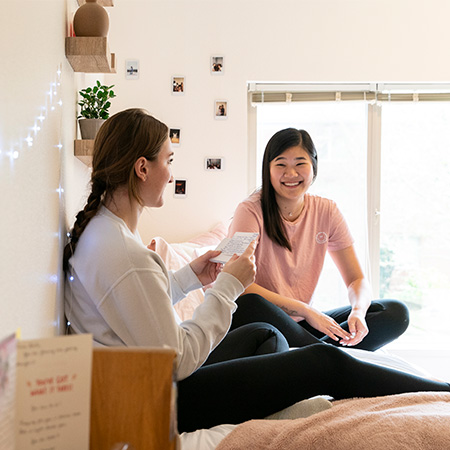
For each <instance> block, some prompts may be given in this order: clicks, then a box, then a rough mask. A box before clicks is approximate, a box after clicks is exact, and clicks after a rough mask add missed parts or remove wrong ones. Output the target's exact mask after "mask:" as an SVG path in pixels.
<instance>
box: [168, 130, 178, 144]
mask: <svg viewBox="0 0 450 450" xmlns="http://www.w3.org/2000/svg"><path fill="white" fill-rule="evenodd" d="M169 139H170V142H171V143H172V147H179V146H180V145H181V128H170V129H169Z"/></svg>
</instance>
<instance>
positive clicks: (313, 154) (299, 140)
mask: <svg viewBox="0 0 450 450" xmlns="http://www.w3.org/2000/svg"><path fill="white" fill-rule="evenodd" d="M296 146H300V147H301V148H302V149H304V150H305V151H306V152H307V153H308V155H309V157H310V159H311V163H312V166H313V174H314V175H313V181H314V180H315V179H316V176H317V151H316V147H315V146H314V143H313V141H312V139H311V136H310V135H309V134H308V133H307V132H306V131H305V130H297V129H296V128H286V129H284V130H281V131H278V132H277V133H275V134H274V135H273V136H272V137H271V138H270V140H269V142H268V143H267V145H266V149H265V151H264V158H263V166H262V187H261V207H262V212H263V218H264V229H265V230H266V233H267V235H268V236H269V238H270V239H271V240H272V241H273V242H275V243H277V244H278V245H280V246H281V247H284V248H287V249H288V250H289V251H292V247H291V243H290V242H289V239H288V238H287V236H286V231H285V228H284V225H283V221H282V218H281V213H280V209H279V207H278V203H277V201H276V197H275V189H274V188H273V186H272V183H271V181H270V163H271V161H273V160H274V159H275V158H277V157H278V156H279V155H281V153H283V152H284V151H286V150H287V149H288V148H291V147H296Z"/></svg>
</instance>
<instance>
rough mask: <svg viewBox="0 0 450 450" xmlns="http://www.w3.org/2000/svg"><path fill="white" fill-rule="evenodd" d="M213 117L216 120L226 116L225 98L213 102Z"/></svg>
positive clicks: (226, 103) (226, 104)
mask: <svg viewBox="0 0 450 450" xmlns="http://www.w3.org/2000/svg"><path fill="white" fill-rule="evenodd" d="M214 117H215V118H216V119H218V120H223V119H226V118H227V117H228V102H227V101H226V100H216V101H215V102H214Z"/></svg>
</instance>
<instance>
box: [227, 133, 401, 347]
mask: <svg viewBox="0 0 450 450" xmlns="http://www.w3.org/2000/svg"><path fill="white" fill-rule="evenodd" d="M317 168H318V164H317V152H316V148H315V146H314V143H313V141H312V139H311V137H310V136H309V134H308V133H307V132H306V131H304V130H297V129H295V128H287V129H284V130H281V131H279V132H277V133H276V134H275V135H274V136H272V138H271V139H270V140H269V142H268V144H267V147H266V150H265V154H264V159H263V173H262V188H261V190H259V191H257V192H256V193H254V194H252V195H251V196H250V197H249V198H247V199H246V200H245V201H243V202H242V203H241V204H240V205H239V206H238V207H237V209H236V212H235V215H234V218H233V222H232V224H231V226H230V232H229V234H230V235H233V234H234V233H235V232H237V231H247V232H258V233H259V241H258V245H257V248H256V251H255V257H256V266H257V273H256V280H255V282H254V283H253V284H252V285H250V286H249V287H248V288H247V289H246V291H245V294H257V295H244V296H242V297H241V298H240V299H239V300H238V304H239V307H238V310H237V311H236V313H235V315H234V317H233V327H236V326H240V325H242V324H244V323H249V322H268V323H271V324H273V325H274V326H275V327H277V328H278V329H279V330H280V331H281V332H282V333H283V334H284V335H285V337H286V338H287V340H288V342H289V344H290V345H291V346H292V347H302V346H305V345H308V344H311V343H316V342H322V341H323V342H328V343H333V344H336V345H344V346H354V347H356V348H360V349H365V350H376V349H378V348H380V347H382V346H383V345H385V344H387V343H388V342H391V341H392V340H394V339H396V338H397V337H398V336H400V335H401V334H402V333H403V332H404V331H405V330H406V328H407V327H408V323H409V315H408V310H407V308H406V306H405V305H404V304H403V303H401V302H399V301H396V300H376V301H373V300H372V298H371V290H370V286H369V283H368V281H367V279H366V277H365V276H364V273H363V271H362V269H361V266H360V264H359V262H358V258H357V256H356V252H355V249H354V246H353V238H352V236H351V234H350V231H349V229H348V227H347V224H346V222H345V219H344V217H343V216H342V214H341V212H340V211H339V209H338V208H337V206H336V204H335V203H334V202H333V201H332V200H329V199H325V198H322V197H318V196H314V195H311V194H309V193H308V189H309V187H310V186H311V184H312V183H313V182H314V180H315V178H316V176H317ZM327 252H328V253H329V254H330V256H331V258H332V259H333V261H334V263H335V264H336V266H337V268H338V269H339V272H340V274H341V275H342V278H343V280H344V283H345V284H346V286H347V290H348V298H349V301H350V306H347V307H341V308H337V309H335V310H332V311H327V312H325V313H323V312H320V311H319V310H317V309H316V308H314V307H313V306H312V303H311V300H312V296H313V293H314V290H315V288H316V285H317V282H318V279H319V275H320V272H321V270H322V267H323V263H324V259H325V255H326V253H327Z"/></svg>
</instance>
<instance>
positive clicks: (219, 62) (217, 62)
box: [210, 56, 225, 75]
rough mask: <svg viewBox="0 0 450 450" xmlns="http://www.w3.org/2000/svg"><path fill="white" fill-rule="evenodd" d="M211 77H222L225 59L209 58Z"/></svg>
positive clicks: (218, 57) (221, 57)
mask: <svg viewBox="0 0 450 450" xmlns="http://www.w3.org/2000/svg"><path fill="white" fill-rule="evenodd" d="M210 68H211V75H223V73H224V71H225V58H224V57H223V56H211V62H210Z"/></svg>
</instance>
